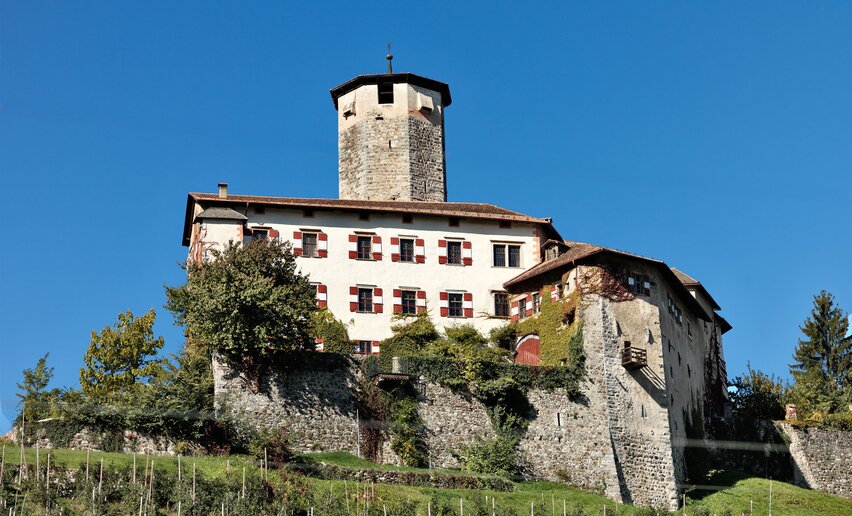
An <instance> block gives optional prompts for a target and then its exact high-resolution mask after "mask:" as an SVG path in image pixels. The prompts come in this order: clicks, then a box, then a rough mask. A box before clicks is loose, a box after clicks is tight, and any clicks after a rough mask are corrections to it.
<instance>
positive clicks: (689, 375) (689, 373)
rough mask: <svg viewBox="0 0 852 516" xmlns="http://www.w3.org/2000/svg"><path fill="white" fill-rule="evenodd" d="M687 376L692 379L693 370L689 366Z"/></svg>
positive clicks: (687, 366)
mask: <svg viewBox="0 0 852 516" xmlns="http://www.w3.org/2000/svg"><path fill="white" fill-rule="evenodd" d="M686 376H688V377H690V378H692V368H691V367H689V364H686Z"/></svg>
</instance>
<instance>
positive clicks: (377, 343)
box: [372, 340, 382, 355]
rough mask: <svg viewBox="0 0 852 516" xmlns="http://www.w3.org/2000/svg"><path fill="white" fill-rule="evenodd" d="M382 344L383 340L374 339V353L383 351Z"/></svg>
mask: <svg viewBox="0 0 852 516" xmlns="http://www.w3.org/2000/svg"><path fill="white" fill-rule="evenodd" d="M381 346H382V342H381V341H378V340H374V341H373V346H372V348H373V349H372V352H373V354H375V355H378V354H379V353H381V352H382V347H381Z"/></svg>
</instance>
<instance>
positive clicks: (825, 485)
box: [778, 422, 852, 498]
mask: <svg viewBox="0 0 852 516" xmlns="http://www.w3.org/2000/svg"><path fill="white" fill-rule="evenodd" d="M778 426H779V427H780V428H781V430H782V431H783V432H784V434H785V435H786V436H787V438H788V439H789V441H790V442H789V449H790V457H791V459H792V461H793V482H794V483H795V484H797V485H800V486H802V487H808V488H811V489H817V490H819V491H825V492H826V493H831V494H834V495H838V496H844V497H846V498H852V432H844V431H842V430H830V429H824V428H812V427H796V426H793V425H790V424H789V423H784V422H779V423H778Z"/></svg>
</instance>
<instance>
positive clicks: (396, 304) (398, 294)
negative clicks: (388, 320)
mask: <svg viewBox="0 0 852 516" xmlns="http://www.w3.org/2000/svg"><path fill="white" fill-rule="evenodd" d="M401 298H402V290H401V289H398V288H395V289H393V313H395V314H401V313H402V304H401V303H402V299H401Z"/></svg>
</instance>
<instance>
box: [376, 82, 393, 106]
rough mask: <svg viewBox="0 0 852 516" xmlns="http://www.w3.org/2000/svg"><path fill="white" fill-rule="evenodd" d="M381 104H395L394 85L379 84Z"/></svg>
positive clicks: (388, 83) (389, 83)
mask: <svg viewBox="0 0 852 516" xmlns="http://www.w3.org/2000/svg"><path fill="white" fill-rule="evenodd" d="M379 104H393V83H392V82H380V83H379Z"/></svg>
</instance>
